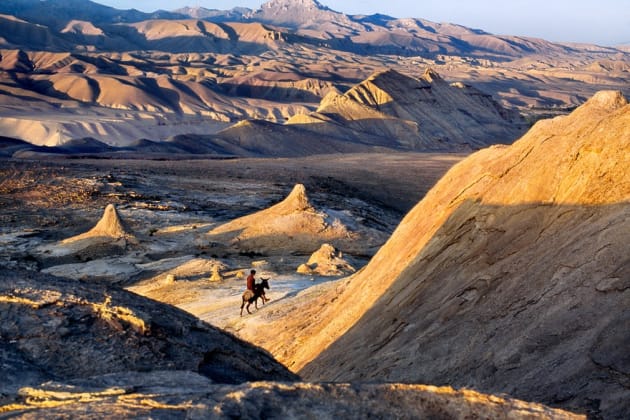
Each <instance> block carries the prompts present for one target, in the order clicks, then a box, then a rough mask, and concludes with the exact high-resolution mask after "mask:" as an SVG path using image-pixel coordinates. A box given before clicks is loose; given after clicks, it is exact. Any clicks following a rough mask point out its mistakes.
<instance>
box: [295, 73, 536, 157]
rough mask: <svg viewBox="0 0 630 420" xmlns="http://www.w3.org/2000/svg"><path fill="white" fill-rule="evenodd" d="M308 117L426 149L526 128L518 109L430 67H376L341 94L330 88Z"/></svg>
mask: <svg viewBox="0 0 630 420" xmlns="http://www.w3.org/2000/svg"><path fill="white" fill-rule="evenodd" d="M310 118H311V120H312V121H311V122H312V123H315V122H318V123H319V124H320V125H322V124H325V123H326V122H328V121H330V120H332V121H334V122H336V123H339V124H342V125H344V126H348V127H350V128H352V129H353V130H355V131H357V132H366V133H374V134H378V135H379V136H380V137H383V138H386V139H389V141H390V144H389V147H392V148H400V149H410V150H426V151H430V150H474V149H479V148H482V147H485V146H488V145H491V144H494V143H511V142H512V141H513V140H514V139H516V138H517V137H518V136H519V135H521V134H522V133H523V132H524V129H525V124H524V120H523V119H522V118H521V117H520V116H519V115H518V113H516V112H513V111H509V110H507V109H504V108H503V107H502V106H501V105H499V104H498V103H497V102H495V101H494V100H493V99H492V97H491V96H490V95H486V94H483V93H482V92H480V91H479V90H477V89H475V88H472V87H470V86H466V85H464V84H462V83H455V84H449V83H447V82H446V81H445V80H444V79H442V78H441V77H440V76H439V75H438V74H437V73H436V72H435V71H433V70H431V69H427V70H426V71H425V72H424V74H423V75H422V76H421V77H420V78H419V79H415V78H413V77H410V76H406V75H403V74H401V73H399V72H397V71H394V70H385V71H381V72H377V73H375V74H373V75H372V76H371V77H369V78H368V79H367V80H365V81H363V82H361V83H360V84H358V85H356V86H354V87H353V88H352V89H350V90H349V91H347V92H346V93H344V94H343V95H340V94H335V93H330V94H328V95H327V96H326V97H325V98H324V99H323V100H322V102H321V104H320V106H319V108H318V110H317V112H316V113H313V114H311V115H310ZM298 121H299V120H298V119H293V120H290V122H293V123H295V122H298ZM314 128H315V129H318V130H322V127H320V126H318V125H315V127H314Z"/></svg>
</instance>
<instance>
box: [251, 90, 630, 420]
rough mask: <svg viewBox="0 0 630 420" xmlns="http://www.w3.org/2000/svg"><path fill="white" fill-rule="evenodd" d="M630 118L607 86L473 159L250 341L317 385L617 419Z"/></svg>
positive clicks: (622, 390)
mask: <svg viewBox="0 0 630 420" xmlns="http://www.w3.org/2000/svg"><path fill="white" fill-rule="evenodd" d="M629 117H630V108H629V106H628V105H627V101H626V100H625V98H623V96H622V95H621V94H620V93H619V92H600V93H598V94H597V95H595V96H594V97H593V98H592V99H591V100H589V101H588V102H587V103H586V104H584V105H583V106H582V107H580V108H578V109H577V110H575V111H574V112H573V113H572V114H571V115H569V116H567V117H558V118H555V119H552V120H547V121H542V122H539V123H538V124H536V125H535V126H534V127H533V128H532V129H531V130H530V131H529V132H528V133H527V134H526V135H525V136H524V137H523V138H522V139H520V140H519V141H517V142H516V143H515V144H514V145H512V146H510V147H504V146H501V147H499V146H497V147H492V148H489V149H485V150H482V151H480V152H478V153H476V154H474V155H472V156H470V157H469V158H467V159H465V160H464V161H462V162H461V163H459V164H457V165H456V166H455V167H453V168H452V169H451V171H449V172H448V173H447V174H446V175H445V176H444V177H443V179H442V180H441V181H440V182H438V184H437V185H436V186H435V187H434V188H433V189H432V190H431V191H430V192H429V193H428V194H427V196H426V197H425V198H424V199H423V200H422V201H421V202H420V203H419V204H418V205H417V206H416V207H415V208H414V209H413V210H412V211H411V212H410V213H409V214H408V215H407V216H406V217H405V219H403V221H402V222H401V224H400V225H399V227H398V228H397V229H396V231H395V232H394V234H393V235H392V237H391V238H390V240H389V241H388V242H387V243H386V244H385V245H384V246H383V247H382V248H381V249H380V250H379V252H378V253H377V254H376V255H375V256H374V258H373V259H372V260H371V261H370V263H369V264H368V265H367V266H366V267H365V268H364V269H363V270H361V271H360V272H359V273H357V274H356V275H354V276H352V277H350V278H348V279H347V280H344V281H341V282H340V283H339V284H336V285H334V286H331V289H330V290H329V291H328V293H323V294H322V295H321V296H317V297H314V298H313V300H312V303H311V304H310V305H309V304H308V303H306V304H301V305H300V309H299V311H298V312H299V314H297V313H291V314H290V316H288V317H287V318H281V319H279V320H278V321H277V322H278V323H279V324H280V325H283V327H282V328H281V330H282V333H281V334H277V335H276V336H274V337H273V338H272V337H261V336H260V335H257V334H256V332H255V331H250V330H248V329H247V328H246V327H244V328H243V330H241V332H240V335H241V336H242V337H245V338H246V339H248V340H251V341H252V342H255V343H257V344H259V345H262V346H263V347H265V348H267V349H268V350H270V351H271V352H272V353H273V354H275V355H276V357H278V358H279V360H281V361H282V362H283V363H285V364H286V365H287V366H289V367H290V368H291V369H292V370H294V371H296V372H300V374H301V375H303V377H305V378H308V379H312V380H335V381H339V380H340V381H354V380H373V379H375V378H379V379H382V378H386V379H388V380H393V381H410V382H426V381H428V382H430V383H436V384H446V383H448V384H457V385H458V386H472V387H474V388H475V389H478V390H483V391H485V392H508V393H509V394H510V395H514V396H517V397H520V398H526V399H534V400H538V401H543V402H545V403H548V404H553V405H558V406H562V407H565V408H570V409H572V410H577V411H580V412H586V413H589V414H591V415H594V416H599V415H602V416H604V417H607V418H617V417H619V416H620V415H622V414H621V413H623V412H624V411H627V410H628V409H629V407H628V406H627V404H626V402H627V401H628V400H629V399H628V391H627V387H625V386H624V380H623V376H624V372H626V370H627V366H626V365H627V363H626V362H625V360H626V358H625V356H623V355H622V353H620V352H619V351H617V350H615V349H622V348H626V347H627V345H628V339H629V338H630V337H629V336H628V334H626V333H625V332H623V331H622V329H620V328H621V327H620V326H621V325H625V324H626V323H627V321H628V319H627V313H626V311H625V309H624V308H626V307H627V306H628V304H629V301H628V296H629V295H628V284H627V279H628V272H627V267H628V261H627V253H626V252H625V249H626V246H625V244H626V243H627V242H628V240H629V238H628V235H627V233H628V232H630V229H629V228H627V227H626V225H627V222H628V220H630V219H629V218H628V204H627V203H628V200H629V198H630V184H629V181H628V177H627V171H626V169H625V168H626V167H627V164H628V162H629V161H630V149H629V146H630V143H629V139H630V133H629V132H628V127H630V124H629V122H630V121H629V120H628V118H629ZM301 299H302V301H303V302H308V299H306V300H304V299H305V297H301ZM322 305H323V307H322ZM341 308H343V309H341ZM340 313H343V316H340ZM288 336H290V337H292V338H291V340H293V342H294V343H297V344H296V345H295V346H291V347H287V346H286V345H285V344H283V345H281V346H279V343H280V342H286V338H287V337H288ZM394 355H395V356H394Z"/></svg>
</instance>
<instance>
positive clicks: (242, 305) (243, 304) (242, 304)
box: [241, 298, 245, 316]
mask: <svg viewBox="0 0 630 420" xmlns="http://www.w3.org/2000/svg"><path fill="white" fill-rule="evenodd" d="M242 300H243V303H241V316H243V307H244V306H245V298H243V299H242Z"/></svg>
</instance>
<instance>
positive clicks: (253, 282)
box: [247, 270, 256, 292]
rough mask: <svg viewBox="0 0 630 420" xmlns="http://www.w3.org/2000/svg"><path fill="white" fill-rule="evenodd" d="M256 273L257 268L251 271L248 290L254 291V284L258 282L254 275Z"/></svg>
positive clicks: (248, 277) (248, 278)
mask: <svg viewBox="0 0 630 420" xmlns="http://www.w3.org/2000/svg"><path fill="white" fill-rule="evenodd" d="M255 274H256V270H251V271H250V272H249V276H247V290H251V291H252V292H253V291H254V284H256V279H255V278H254V275H255Z"/></svg>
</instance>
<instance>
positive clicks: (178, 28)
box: [0, 0, 617, 59]
mask: <svg viewBox="0 0 630 420" xmlns="http://www.w3.org/2000/svg"><path fill="white" fill-rule="evenodd" d="M0 14H4V15H6V16H4V17H3V18H2V24H1V25H0V48H24V49H38V50H46V51H68V50H89V51H134V50H145V49H152V50H160V51H167V52H221V51H225V45H224V44H225V43H224V42H223V41H224V40H225V39H226V37H227V39H229V40H230V41H232V42H238V41H241V40H240V35H241V34H239V33H237V32H235V31H231V30H229V29H230V28H224V27H223V24H224V23H225V22H234V23H258V24H263V25H269V27H266V28H268V30H269V31H270V32H273V35H271V36H270V39H267V40H262V39H256V40H253V41H252V40H248V41H247V42H253V43H255V44H258V43H266V42H268V41H270V40H271V41H274V42H276V43H305V44H311V45H312V44H314V45H318V46H325V47H327V48H332V49H338V50H341V51H348V52H353V53H357V54H393V55H403V56H414V55H421V56H435V55H437V54H450V55H467V56H471V57H487V58H504V59H507V58H514V57H523V56H527V55H532V54H540V53H545V54H550V53H552V54H571V53H576V52H580V51H588V52H591V53H592V52H594V51H599V52H602V53H612V52H615V51H617V50H615V49H614V48H608V47H597V46H594V45H569V44H558V43H552V42H548V41H545V40H542V39H535V38H527V37H517V36H503V35H502V36H497V35H492V34H489V33H486V32H483V31H480V30H476V29H470V28H467V27H465V26H461V25H456V24H449V23H446V24H442V23H435V22H430V21H427V20H424V19H419V18H418V19H412V18H406V19H397V18H393V17H390V16H386V15H381V14H375V15H369V16H365V15H346V14H343V13H339V12H336V11H334V10H332V9H330V8H328V7H325V6H323V5H322V4H320V3H319V2H318V1H316V0H271V1H268V2H266V3H264V4H263V5H262V6H261V7H260V9H257V10H251V9H248V8H234V9H232V10H211V9H205V8H201V7H195V8H190V7H187V8H182V9H178V10H174V11H170V12H169V11H163V10H158V11H155V12H153V13H143V12H140V11H137V10H118V9H115V8H112V7H108V6H104V5H101V4H98V3H95V2H92V1H90V0H54V1H53V0H3V1H2V2H1V3H0ZM9 16H12V17H9ZM16 18H17V19H16ZM149 21H151V22H152V23H151V24H149V23H147V22H149ZM169 22H170V23H169ZM208 22H210V23H211V25H208ZM217 28H224V29H226V34H220V33H217V32H221V31H220V30H219V29H217Z"/></svg>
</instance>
